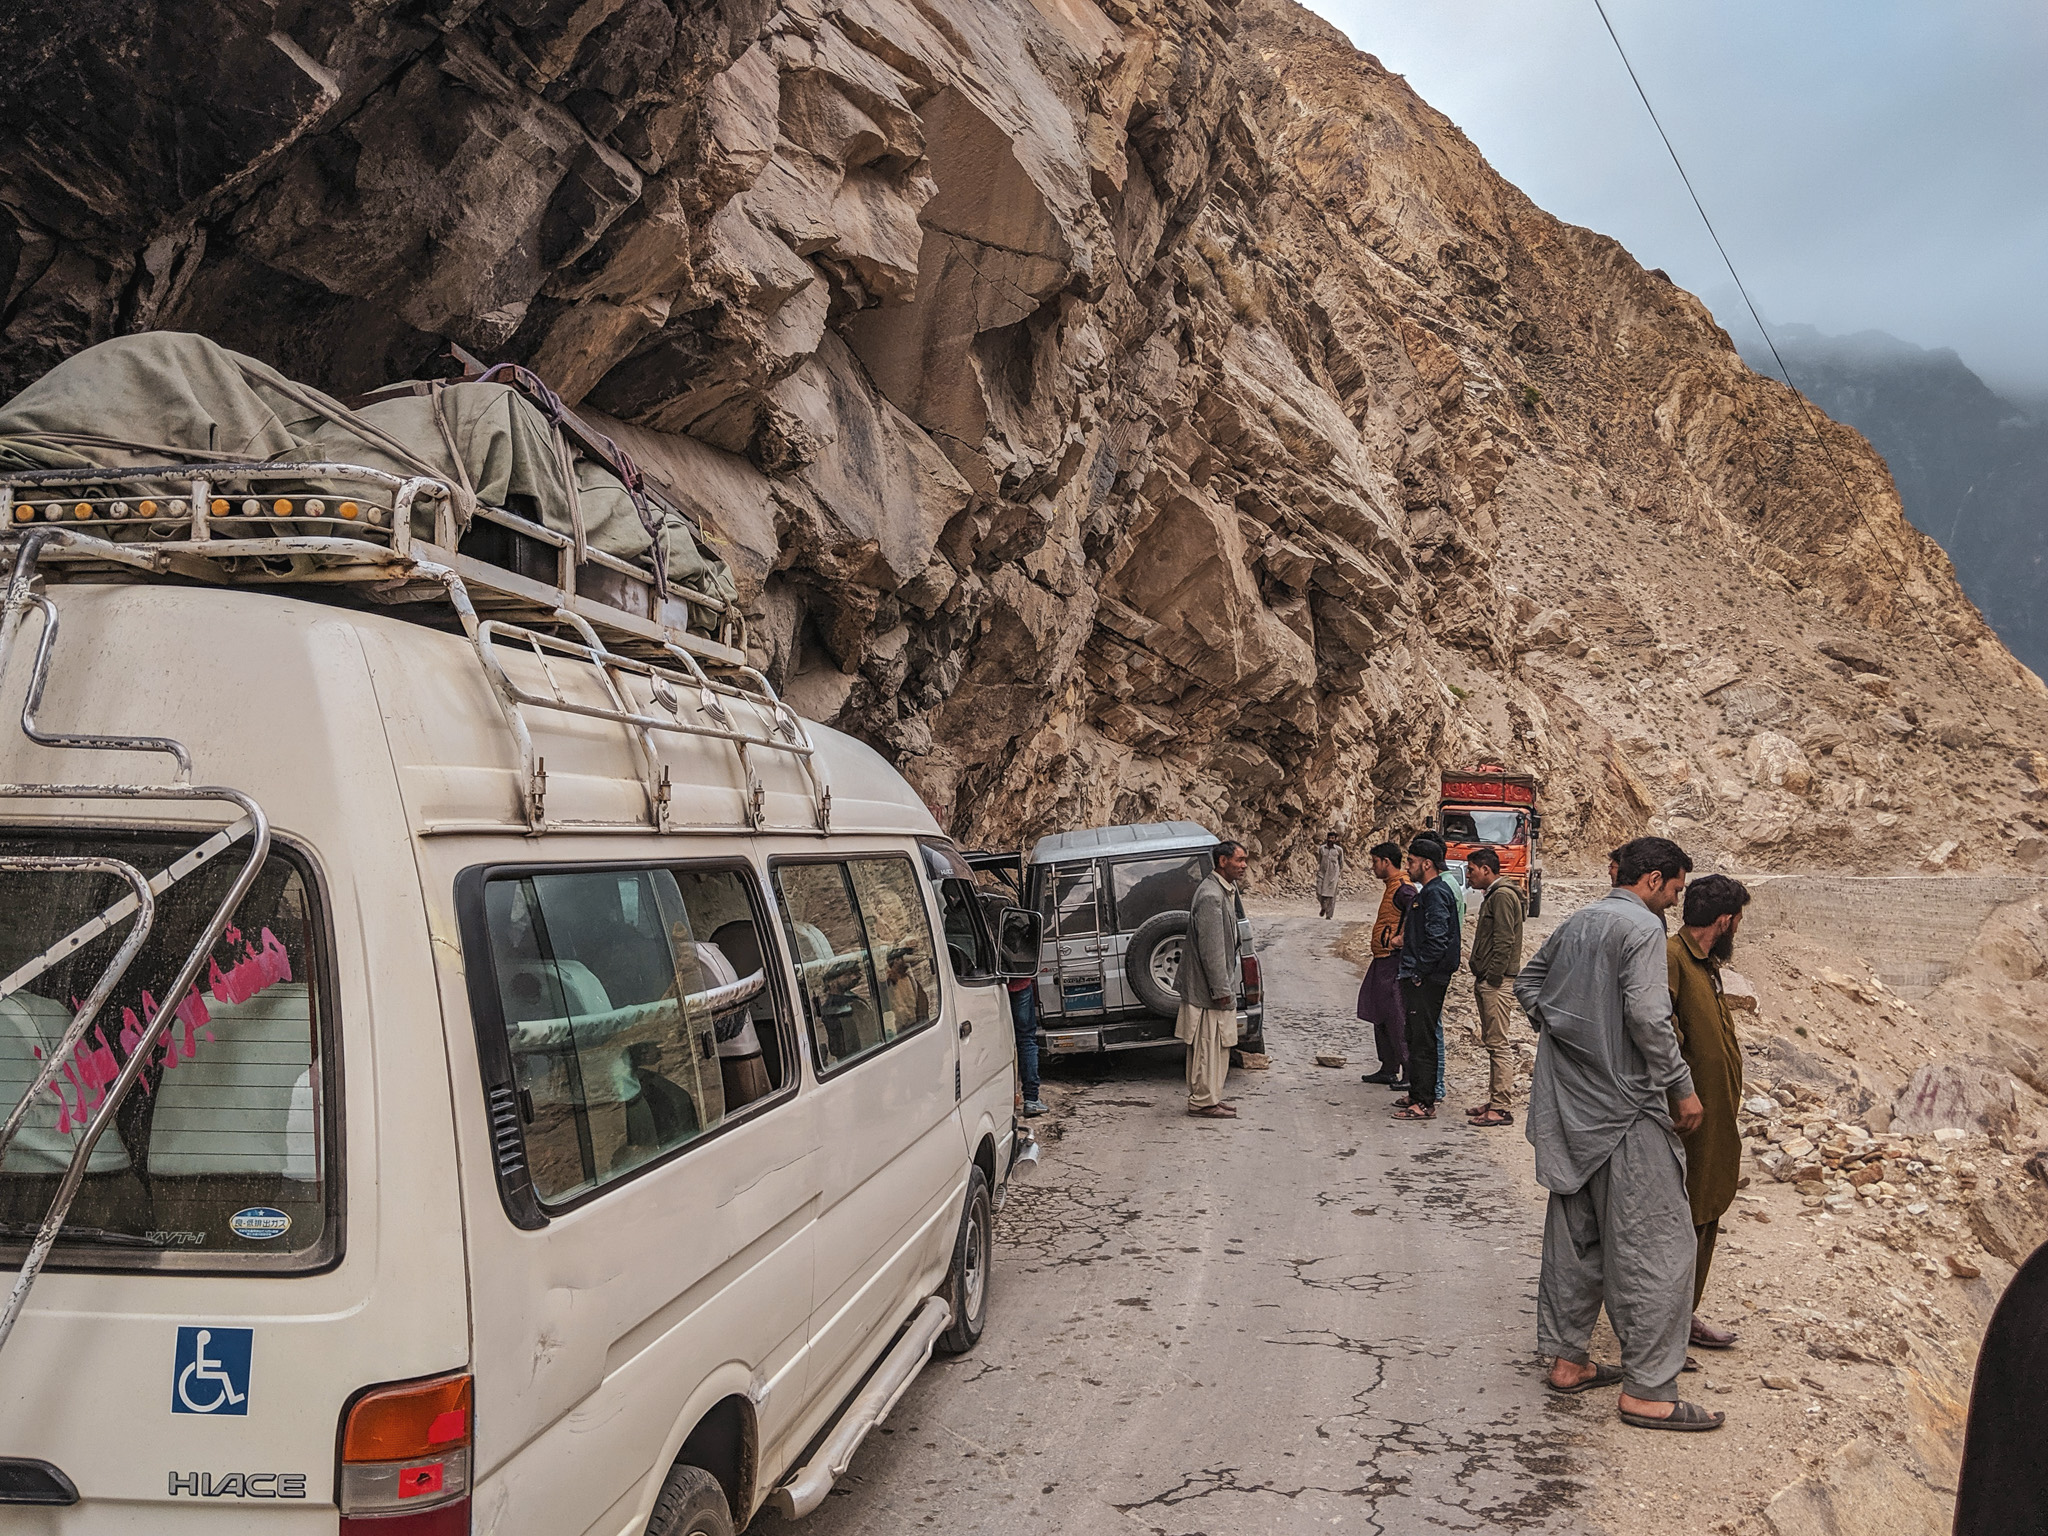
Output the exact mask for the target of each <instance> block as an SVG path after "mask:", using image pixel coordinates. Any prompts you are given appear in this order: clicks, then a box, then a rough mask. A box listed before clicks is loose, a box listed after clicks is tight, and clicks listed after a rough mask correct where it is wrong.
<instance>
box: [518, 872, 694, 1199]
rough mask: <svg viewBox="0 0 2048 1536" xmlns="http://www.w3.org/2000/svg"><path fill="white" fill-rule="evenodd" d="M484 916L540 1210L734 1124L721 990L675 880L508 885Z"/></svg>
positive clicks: (568, 876) (550, 879) (570, 878)
mask: <svg viewBox="0 0 2048 1536" xmlns="http://www.w3.org/2000/svg"><path fill="white" fill-rule="evenodd" d="M484 905H485V910H486V915H487V921H488V923H489V927H490V936H491V960H492V964H493V966H494V968H495V975H496V979H497V984H498V995H499V1000H500V1004H501V1007H502V1011H503V1017H504V1021H505V1033H506V1038H507V1042H508V1044H509V1045H510V1047H511V1053H512V1062H513V1069H514V1073H515V1076H516V1080H517V1084H518V1088H519V1097H520V1115H521V1119H522V1120H523V1122H524V1124H525V1131H526V1147H527V1159H528V1164H529V1166H530V1168H531V1171H532V1177H533V1185H534V1190H535V1192H536V1193H537V1194H538V1195H539V1196H540V1198H541V1199H542V1200H543V1201H549V1202H558V1201H562V1200H565V1199H569V1198H572V1197H574V1196H576V1195H579V1194H582V1193H583V1192H585V1191H586V1190H589V1189H592V1188H594V1187H596V1186H598V1185H601V1184H605V1183H608V1182H610V1181H611V1180H613V1179H617V1178H619V1177H622V1176H623V1175H625V1174H627V1173H629V1172H630V1171H632V1170H633V1169H634V1168H636V1167H638V1166H640V1165H641V1164H642V1163H645V1162H647V1161H649V1160H650V1159H652V1158H655V1157H658V1156H660V1155H661V1154H662V1153H664V1152H667V1151H669V1150H670V1149H672V1148H674V1147H678V1146H681V1145H682V1144H683V1143H685V1142H687V1141H690V1140H691V1139H692V1138H694V1137H697V1136H700V1135H702V1134H703V1133H704V1132H706V1131H708V1130H711V1129H712V1128H713V1127H715V1126H717V1125H718V1124H719V1123H720V1121H722V1120H723V1119H724V1118H725V1115H726V1109H727V1106H726V1098H725V1085H724V1079H723V1074H722V1073H721V1070H720V1063H719V1055H718V1040H717V1021H716V1018H715V1015H714V1013H713V1012H712V1008H713V1007H715V1006H716V1005H717V1004H718V1002H719V1000H720V992H722V991H723V990H724V988H723V987H722V986H721V983H722V982H723V981H724V978H723V976H722V975H721V974H719V973H718V970H717V967H716V966H715V965H709V964H707V963H706V957H701V955H700V951H699V950H698V948H697V944H696V940H695V935H694V934H693V932H692V929H691V923H690V914H689V911H688V909H687V908H686V907H685V905H684V902H683V897H682V892H681V890H680V889H679V887H678V883H677V879H676V876H675V875H674V874H672V873H671V872H669V871H667V870H646V869H638V870H596V871H590V870H575V871H563V872H562V873H559V874H530V875H525V876H521V877H515V878H508V879H498V880H492V881H491V882H490V883H489V884H488V885H487V886H486V887H485V895H484ZM725 985H726V986H729V985H730V984H729V983H726V984H725Z"/></svg>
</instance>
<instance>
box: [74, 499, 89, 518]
mask: <svg viewBox="0 0 2048 1536" xmlns="http://www.w3.org/2000/svg"><path fill="white" fill-rule="evenodd" d="M71 515H72V516H73V517H75V518H77V519H78V520H79V521H80V522H81V523H82V522H84V521H85V520H86V519H87V518H88V517H91V516H92V503H91V502H89V501H81V502H80V503H79V504H78V505H77V506H75V507H73V508H72V509H71Z"/></svg>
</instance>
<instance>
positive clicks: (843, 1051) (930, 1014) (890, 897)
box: [775, 858, 938, 1072]
mask: <svg viewBox="0 0 2048 1536" xmlns="http://www.w3.org/2000/svg"><path fill="white" fill-rule="evenodd" d="M775 885H776V891H777V894H778V895H779V896H780V898H781V902H782V915H783V920H784V921H785V922H786V923H787V924H788V925H789V933H790V945H791V948H792V949H793V950H794V951H795V958H796V967H797V975H798V976H799V978H800V979H801V980H802V983H803V994H804V1011H805V1014H806V1015H807V1017H808V1018H809V1021H810V1029H811V1039H812V1042H813V1045H814V1047H815V1049H816V1050H817V1053H818V1070H819V1071H820V1072H829V1071H831V1070H832V1069H833V1068H834V1067H837V1066H840V1065H843V1064H844V1063H846V1062H848V1061H851V1060H853V1059H854V1058H855V1057H858V1056H862V1055H865V1054H866V1053H868V1052H869V1051H874V1050H879V1049H880V1048H881V1047H882V1046H885V1045H887V1044H888V1043H889V1042H890V1041H891V1040H894V1039H896V1038H897V1037H898V1036H900V1035H903V1034H906V1033H908V1032H909V1031H911V1030H913V1029H917V1028H919V1027H921V1026H922V1025H925V1024H928V1023H930V1022H931V1021H932V1020H933V1019H935V1018H937V1017H938V997H937V989H938V975H937V971H936V968H935V965H934V951H933V947H932V936H931V925H930V923H929V922H928V921H927V919H926V917H925V909H924V901H923V897H922V894H921V892H920V891H919V889H918V884H917V875H916V873H915V871H914V870H913V869H912V867H911V864H910V861H909V860H908V859H903V858H873V859H853V860H848V861H846V862H844V863H838V862H834V863H822V864H808V863H806V864H783V865H779V866H778V867H777V868H776V871H775Z"/></svg>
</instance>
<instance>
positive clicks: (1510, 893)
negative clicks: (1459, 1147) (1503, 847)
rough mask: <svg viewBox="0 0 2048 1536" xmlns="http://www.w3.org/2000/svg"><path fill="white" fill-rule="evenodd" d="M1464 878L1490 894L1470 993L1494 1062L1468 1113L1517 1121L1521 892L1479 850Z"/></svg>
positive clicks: (1476, 936)
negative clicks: (1514, 1008)
mask: <svg viewBox="0 0 2048 1536" xmlns="http://www.w3.org/2000/svg"><path fill="white" fill-rule="evenodd" d="M1465 879H1466V881H1467V882H1468V883H1469V884H1470V885H1471V887H1472V889H1473V890H1475V891H1478V892H1479V893H1480V894H1481V895H1482V896H1484V897H1485V898H1486V900H1485V901H1484V902H1482V903H1481V904H1480V908H1479V924H1478V926H1477V927H1476V928H1474V929H1473V931H1472V992H1473V996H1474V998H1475V999H1476V1000H1477V1002H1478V1005H1479V1039H1480V1043H1481V1044H1483V1045H1484V1046H1485V1047H1486V1055H1487V1059H1488V1061H1489V1062H1490V1064H1491V1066H1490V1070H1489V1073H1488V1082H1487V1090H1486V1102H1485V1103H1484V1104H1481V1105H1478V1106H1476V1107H1475V1108H1472V1109H1468V1110H1467V1111H1465V1113H1466V1115H1467V1116H1468V1117H1469V1118H1470V1119H1471V1121H1472V1123H1473V1124H1474V1125H1475V1126H1497V1125H1513V1124H1514V1123H1515V1117H1514V1114H1513V1112H1512V1111H1511V1110H1510V1109H1509V1107H1508V1106H1509V1105H1511V1104H1513V1103H1514V1102H1515V1048H1514V1045H1513V1044H1512V1043H1511V1042H1510V1041H1509V1039H1508V1015H1509V1012H1510V1009H1509V994H1508V983H1509V982H1510V981H1512V980H1513V979H1514V976H1515V973H1516V972H1517V971H1519V970H1521V968H1522V891H1521V888H1520V887H1519V886H1517V885H1516V884H1515V882H1514V881H1512V880H1503V879H1501V877H1500V855H1499V854H1497V853H1495V852H1494V851H1493V850H1492V849H1491V848H1475V849H1473V850H1472V853H1471V855H1470V857H1468V858H1467V859H1466V860H1465Z"/></svg>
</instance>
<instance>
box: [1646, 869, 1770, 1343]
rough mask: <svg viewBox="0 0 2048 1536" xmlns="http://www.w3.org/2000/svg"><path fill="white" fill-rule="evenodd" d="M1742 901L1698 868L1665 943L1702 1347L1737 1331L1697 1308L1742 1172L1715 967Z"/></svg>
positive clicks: (1733, 1054) (1745, 898)
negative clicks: (1688, 1092)
mask: <svg viewBox="0 0 2048 1536" xmlns="http://www.w3.org/2000/svg"><path fill="white" fill-rule="evenodd" d="M1748 905H1749V890H1748V888H1747V887H1745V886H1744V885H1743V884H1742V882H1741V881H1739V880H1731V879H1730V878H1729V877H1728V876H1726V875H1705V876H1702V877H1701V878H1700V879H1698V880H1695V881H1693V883H1692V884H1691V885H1689V886H1687V887H1686V890H1685V926H1684V927H1683V928H1681V929H1679V930H1678V932H1676V933H1674V934H1673V935H1672V936H1671V937H1670V938H1669V939H1668V940H1667V941H1666V942H1665V945H1664V953H1665V960H1666V963H1667V965H1668V967H1669V972H1670V985H1671V1009H1672V1018H1673V1021H1674V1022H1675V1023H1676V1024H1677V1026H1678V1048H1679V1050H1681V1051H1682V1052H1684V1054H1685V1064H1686V1066H1687V1067H1688V1068H1690V1069H1691V1071H1692V1085H1693V1091H1694V1092H1695V1093H1697V1094H1698V1095H1699V1100H1700V1107H1701V1110H1702V1114H1701V1117H1700V1123H1699V1126H1698V1128H1697V1129H1695V1130H1693V1131H1690V1132H1688V1133H1687V1134H1686V1137H1685V1193H1686V1199H1687V1200H1688V1201H1689V1202H1690V1203H1691V1205H1692V1229H1693V1235H1694V1238H1695V1245H1694V1257H1693V1276H1692V1342H1693V1343H1694V1344H1696V1345H1698V1346H1699V1347H1700V1348H1702V1349H1733V1348H1734V1347H1735V1339H1736V1335H1735V1334H1733V1333H1731V1332H1730V1331H1728V1330H1727V1329H1724V1328H1716V1327H1713V1326H1712V1325H1711V1324H1708V1323H1703V1322H1701V1321H1700V1315H1699V1314H1700V1297H1702V1296H1703V1295H1705V1294H1706V1290H1707V1268H1708V1266H1709V1265H1711V1264H1712V1263H1713V1262H1714V1242H1715V1239H1716V1238H1718V1237H1719V1236H1720V1232H1721V1218H1722V1217H1723V1216H1725V1215H1726V1214H1727V1213H1728V1207H1729V1206H1731V1205H1733V1204H1734V1203H1735V1181H1736V1180H1737V1179H1739V1178H1740V1177H1741V1176H1742V1132H1741V1130H1740V1129H1739V1128H1738V1127H1737V1125H1736V1120H1735V1111H1736V1107H1737V1106H1738V1105H1739V1104H1740V1103H1741V1102H1742V1042H1741V1041H1740V1040H1738V1039H1737V1038H1736V1036H1735V1018H1734V1016H1733V1015H1732V1014H1731V1013H1730V1012H1729V1011H1728V1000H1727V999H1726V998H1725V997H1724V996H1722V993H1721V967H1722V966H1724V965H1726V964H1727V963H1728V961H1729V960H1730V959H1731V958H1733V956H1734V954H1735V933H1736V930H1737V929H1739V928H1740V927H1741V926H1742V909H1743V908H1744V907H1746V906H1748Z"/></svg>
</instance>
